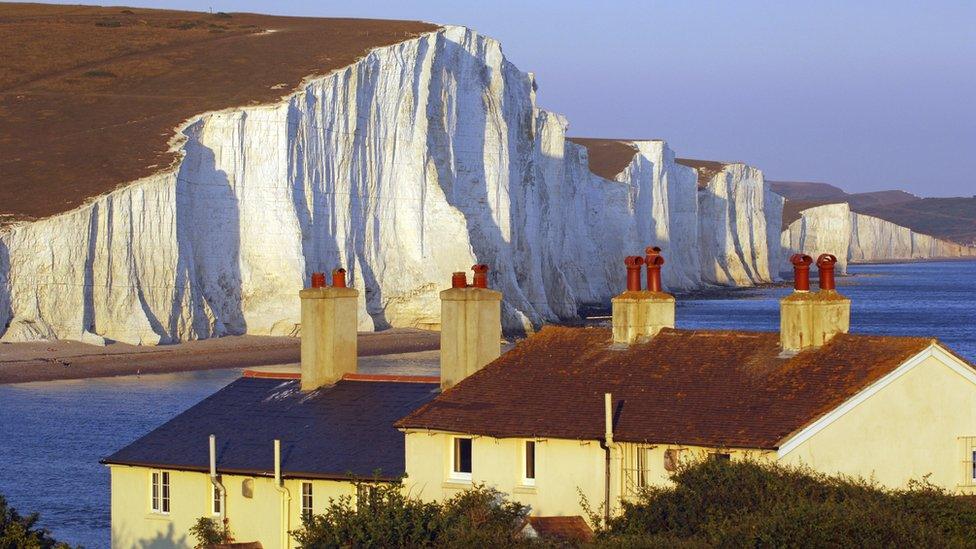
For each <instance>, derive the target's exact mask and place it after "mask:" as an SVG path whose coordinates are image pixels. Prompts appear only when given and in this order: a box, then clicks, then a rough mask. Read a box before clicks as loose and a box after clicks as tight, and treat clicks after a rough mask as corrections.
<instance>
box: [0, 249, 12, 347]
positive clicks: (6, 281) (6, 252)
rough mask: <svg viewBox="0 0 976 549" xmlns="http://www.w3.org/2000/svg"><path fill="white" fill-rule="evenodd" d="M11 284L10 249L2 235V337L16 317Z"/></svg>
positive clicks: (0, 325)
mask: <svg viewBox="0 0 976 549" xmlns="http://www.w3.org/2000/svg"><path fill="white" fill-rule="evenodd" d="M10 284H11V283H10V249H9V248H8V246H7V243H6V242H5V241H4V240H3V238H2V235H0V337H2V336H3V334H5V333H6V332H7V328H8V327H9V326H10V321H11V320H12V319H13V317H14V309H13V303H11V300H12V297H11V295H10Z"/></svg>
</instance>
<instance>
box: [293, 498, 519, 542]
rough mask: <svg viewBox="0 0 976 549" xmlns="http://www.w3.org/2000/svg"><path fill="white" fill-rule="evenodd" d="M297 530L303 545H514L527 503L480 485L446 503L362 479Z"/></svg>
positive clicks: (305, 521) (307, 519) (296, 536)
mask: <svg viewBox="0 0 976 549" xmlns="http://www.w3.org/2000/svg"><path fill="white" fill-rule="evenodd" d="M356 486H357V493H358V494H359V496H357V497H356V498H355V499H356V501H355V502H354V500H353V498H352V497H349V496H343V497H341V498H339V499H338V500H330V501H329V506H328V508H327V509H326V511H325V513H322V514H321V515H314V516H309V517H305V518H304V520H303V521H302V522H303V523H302V528H301V529H299V530H296V531H295V532H292V534H293V535H294V536H295V539H296V540H297V541H298V544H299V546H300V547H303V548H307V549H311V548H315V549H319V548H324V547H511V546H515V545H518V544H519V543H520V542H519V541H518V540H517V538H516V535H515V533H516V529H517V527H518V526H519V525H520V524H521V523H522V521H523V520H524V519H525V517H526V515H527V514H528V508H527V507H525V506H523V505H521V504H519V503H515V502H511V501H507V500H506V499H505V498H504V497H503V495H502V494H501V493H499V492H498V491H496V490H494V489H491V488H486V487H485V486H483V485H477V486H474V487H473V488H471V489H470V490H466V491H463V492H460V493H459V494H457V495H456V496H454V497H453V498H451V499H449V500H447V501H445V502H443V503H432V502H424V501H421V500H420V499H417V498H414V497H411V496H409V495H406V494H404V491H403V486H402V484H401V483H399V482H397V483H366V482H359V483H357V485H356Z"/></svg>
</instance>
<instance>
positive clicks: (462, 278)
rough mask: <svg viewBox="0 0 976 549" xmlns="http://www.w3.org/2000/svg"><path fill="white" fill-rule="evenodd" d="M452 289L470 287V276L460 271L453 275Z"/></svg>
mask: <svg viewBox="0 0 976 549" xmlns="http://www.w3.org/2000/svg"><path fill="white" fill-rule="evenodd" d="M451 287H452V288H467V287H468V275H467V273H465V272H464V271H458V272H456V273H454V274H452V275H451Z"/></svg>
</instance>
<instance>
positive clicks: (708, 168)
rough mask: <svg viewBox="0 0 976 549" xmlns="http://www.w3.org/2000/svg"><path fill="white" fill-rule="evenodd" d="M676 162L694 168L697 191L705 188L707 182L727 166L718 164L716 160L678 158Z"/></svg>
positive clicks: (726, 164) (724, 163)
mask: <svg viewBox="0 0 976 549" xmlns="http://www.w3.org/2000/svg"><path fill="white" fill-rule="evenodd" d="M676 162H677V163H678V164H681V165H683V166H688V167H689V168H694V169H695V170H696V171H697V172H698V188H699V189H701V188H704V187H707V186H708V182H709V181H711V180H712V178H713V177H715V176H716V175H717V174H718V173H719V172H721V171H722V170H724V169H725V167H726V166H728V165H729V164H728V162H719V161H718V160H696V159H694V158H678V159H677V160H676Z"/></svg>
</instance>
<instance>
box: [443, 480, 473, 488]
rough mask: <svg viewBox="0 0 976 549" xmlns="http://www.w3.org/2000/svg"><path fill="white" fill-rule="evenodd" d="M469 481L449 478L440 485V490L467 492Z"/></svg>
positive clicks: (469, 485) (469, 486)
mask: <svg viewBox="0 0 976 549" xmlns="http://www.w3.org/2000/svg"><path fill="white" fill-rule="evenodd" d="M471 484H472V483H471V481H470V480H465V479H461V478H449V479H447V480H445V481H444V482H443V483H441V488H447V489H451V490H467V489H468V488H471Z"/></svg>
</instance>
